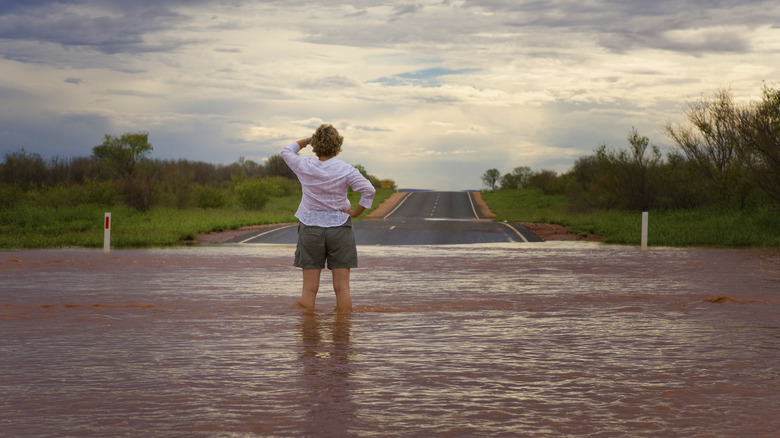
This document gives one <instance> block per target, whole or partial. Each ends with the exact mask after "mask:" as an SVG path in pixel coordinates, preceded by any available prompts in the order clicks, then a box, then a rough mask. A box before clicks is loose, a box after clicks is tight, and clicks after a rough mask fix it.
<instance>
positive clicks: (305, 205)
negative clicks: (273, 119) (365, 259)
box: [281, 124, 376, 310]
mask: <svg viewBox="0 0 780 438" xmlns="http://www.w3.org/2000/svg"><path fill="white" fill-rule="evenodd" d="M343 141H344V137H342V136H341V135H339V133H338V131H337V130H336V128H334V127H333V125H330V124H322V125H320V126H319V127H318V128H317V130H316V131H315V132H314V135H312V136H311V137H309V138H305V139H302V140H298V141H294V142H292V143H290V144H289V145H287V147H285V148H284V149H283V150H282V154H281V155H282V158H284V161H285V162H286V163H287V165H288V166H290V169H292V171H293V172H295V174H296V175H297V176H298V180H299V181H300V182H301V191H302V192H303V193H302V196H301V203H300V205H299V206H298V210H297V211H296V212H295V217H296V218H298V220H299V221H300V224H298V245H297V247H296V249H295V263H294V265H295V266H296V267H299V268H301V269H302V272H303V287H302V290H301V300H300V301H299V302H298V305H299V306H302V307H304V308H307V309H314V302H315V300H316V298H317V292H318V290H319V286H320V274H321V273H322V270H323V269H324V268H325V265H326V262H327V267H328V269H330V270H331V272H332V274H333V291H334V292H335V293H336V308H337V309H340V310H351V309H352V297H351V296H350V288H349V274H350V269H351V268H356V267H357V261H358V258H357V247H356V245H355V233H354V231H353V230H352V219H353V218H357V217H358V216H360V215H361V214H362V213H363V212H364V211H365V210H366V209H369V208H371V205H372V204H373V202H374V194H375V193H376V189H374V186H373V185H371V182H369V181H368V179H366V178H365V177H364V176H363V175H362V174H361V173H360V171H358V170H357V169H356V168H355V167H354V166H352V165H350V164H347V163H345V162H344V161H341V160H340V159H338V158H336V155H338V154H339V152H341V145H342V143H343ZM309 144H311V147H312V151H313V152H314V154H315V155H316V156H317V158H313V157H304V156H300V155H298V153H299V152H300V151H301V150H302V149H303V148H305V147H306V146H308V145H309ZM348 187H351V188H352V190H354V191H356V192H359V193H360V195H361V197H360V201H359V202H358V204H357V206H355V207H354V208H353V207H352V206H351V204H350V202H349V199H347V188H348Z"/></svg>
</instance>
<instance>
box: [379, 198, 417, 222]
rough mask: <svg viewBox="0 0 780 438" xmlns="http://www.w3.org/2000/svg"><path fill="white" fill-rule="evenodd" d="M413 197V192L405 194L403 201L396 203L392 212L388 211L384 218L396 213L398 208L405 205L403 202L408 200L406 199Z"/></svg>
mask: <svg viewBox="0 0 780 438" xmlns="http://www.w3.org/2000/svg"><path fill="white" fill-rule="evenodd" d="M411 197H412V192H409V194H408V195H406V196H404V199H401V202H399V203H398V205H396V206H395V208H394V209H393V210H392V211H391V212H390V213H387V214H386V215H385V216H384V217H383V218H382V219H387V218H388V217H390V215H391V214H393V213H395V211H396V210H398V209H399V208H400V207H401V206H402V205H403V203H404V202H406V200H407V199H409V198H411Z"/></svg>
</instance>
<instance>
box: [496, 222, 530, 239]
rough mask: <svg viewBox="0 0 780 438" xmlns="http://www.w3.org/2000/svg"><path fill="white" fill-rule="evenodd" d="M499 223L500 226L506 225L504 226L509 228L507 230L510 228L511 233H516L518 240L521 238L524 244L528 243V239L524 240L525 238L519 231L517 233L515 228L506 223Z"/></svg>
mask: <svg viewBox="0 0 780 438" xmlns="http://www.w3.org/2000/svg"><path fill="white" fill-rule="evenodd" d="M500 223H502V224H504V225H506V226H507V227H509V228H510V229H511V230H512V231H514V232H515V233H516V234H517V235H518V236H520V238H521V239H523V242H525V243H528V239H526V238H525V236H523V235H522V234H521V233H520V232H519V231H517V228H515V227H513V226H511V225H509V224H508V223H506V222H500Z"/></svg>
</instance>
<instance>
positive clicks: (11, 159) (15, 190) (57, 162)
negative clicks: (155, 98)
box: [0, 132, 381, 212]
mask: <svg viewBox="0 0 780 438" xmlns="http://www.w3.org/2000/svg"><path fill="white" fill-rule="evenodd" d="M153 149H154V148H153V147H152V145H151V143H149V133H148V132H130V133H125V134H122V135H121V136H118V137H116V136H112V135H109V134H106V135H105V136H104V138H103V142H102V143H101V144H100V145H98V146H95V147H93V148H92V154H91V155H90V156H88V157H74V158H62V157H54V158H51V159H50V160H46V159H44V158H43V157H42V156H41V155H40V154H37V153H31V152H28V151H25V150H24V149H21V150H18V151H15V152H9V153H6V154H5V159H4V161H3V162H2V163H0V209H2V208H12V207H14V206H16V205H19V204H20V203H24V202H26V201H29V200H31V199H32V200H34V199H38V200H39V201H41V203H47V204H50V205H54V206H73V205H79V204H98V205H105V206H111V205H115V204H117V203H124V204H126V205H128V206H130V207H133V208H135V209H137V210H139V211H142V212H143V211H148V210H149V209H150V208H152V207H154V206H164V207H171V208H179V209H183V208H193V207H198V208H221V207H224V206H227V205H233V204H235V205H239V206H241V207H243V208H246V209H249V210H259V209H261V208H262V207H263V206H264V205H265V203H266V202H267V201H268V200H269V199H270V198H271V197H277V196H288V195H292V194H295V193H299V192H300V183H299V182H298V179H297V177H296V176H295V173H293V172H292V170H291V169H290V168H289V167H288V166H287V163H285V161H284V159H283V158H282V156H281V155H279V154H276V155H273V156H271V157H268V158H267V159H266V160H265V161H264V162H263V163H257V162H254V161H252V160H246V159H244V158H243V157H242V158H240V159H239V160H238V161H236V162H234V163H231V164H229V165H223V164H212V163H206V162H202V161H191V160H186V159H179V160H160V159H153V158H151V157H150V155H151V153H152V151H153ZM355 167H356V168H357V169H358V170H359V171H360V172H361V173H362V174H363V175H364V176H365V177H366V178H368V179H369V181H371V183H372V184H373V185H374V186H375V187H377V188H379V187H380V186H381V181H380V180H379V179H378V178H377V177H375V176H373V175H370V174H369V173H368V172H367V171H366V169H365V168H364V167H363V166H361V165H357V166H355Z"/></svg>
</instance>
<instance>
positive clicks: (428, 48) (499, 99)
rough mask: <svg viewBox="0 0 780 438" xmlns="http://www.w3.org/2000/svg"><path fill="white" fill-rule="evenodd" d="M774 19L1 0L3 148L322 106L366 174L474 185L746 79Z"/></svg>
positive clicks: (666, 7)
mask: <svg viewBox="0 0 780 438" xmlns="http://www.w3.org/2000/svg"><path fill="white" fill-rule="evenodd" d="M778 22H780V5H778V4H776V2H773V1H758V0H745V1H740V2H733V1H727V0H707V1H705V0H691V1H686V2H679V1H674V0H658V1H646V0H589V1H586V2H583V1H578V0H560V1H554V2H543V1H538V0H524V1H517V0H479V1H474V0H459V1H440V0H413V1H406V2H403V3H397V2H396V3H387V2H384V3H383V2H375V1H370V0H349V1H346V0H337V1H332V2H319V3H315V2H311V1H307V0H264V1H262V2H235V1H221V0H193V1H189V0H134V1H124V0H57V1H55V0H11V1H4V2H2V3H0V69H2V71H3V77H2V78H0V99H2V101H3V104H4V105H3V107H2V108H0V132H3V133H4V134H5V135H4V136H0V153H1V152H5V151H8V150H15V149H16V148H18V147H20V146H22V147H25V148H26V149H27V150H29V151H31V152H39V153H42V154H44V155H68V156H72V155H83V154H88V153H89V152H90V150H91V147H92V146H94V144H96V143H98V142H99V141H100V139H101V138H102V136H103V134H106V133H108V134H113V135H118V134H122V133H124V132H136V131H141V130H143V131H148V132H149V133H150V141H151V142H152V143H153V145H154V148H155V150H154V156H155V157H157V158H174V159H175V158H189V159H196V160H204V161H212V162H220V163H227V162H232V161H235V160H236V159H238V157H241V156H244V157H246V158H247V159H252V160H254V161H257V162H260V161H262V160H263V158H266V157H268V156H270V155H272V154H276V153H278V152H279V151H280V150H281V148H282V147H284V145H285V144H286V142H287V141H289V140H293V139H296V138H302V137H303V136H306V135H309V134H310V133H311V132H312V131H313V129H314V128H316V126H317V125H318V124H319V123H322V122H327V123H333V124H334V125H336V126H337V127H338V128H339V129H340V131H341V132H342V134H343V135H344V136H345V150H344V153H343V158H344V159H345V160H347V161H350V162H352V163H360V164H363V165H365V166H366V168H367V169H368V170H369V171H370V172H371V173H372V174H375V175H377V176H380V177H387V178H393V179H397V180H399V181H400V182H401V185H402V186H407V187H409V186H415V187H426V186H427V187H428V188H439V189H462V188H476V187H479V186H480V185H481V182H480V179H479V177H480V175H481V174H482V173H483V172H484V170H485V169H488V168H498V169H499V170H501V171H502V172H505V171H510V170H511V169H513V168H514V167H517V166H531V167H532V168H540V167H542V166H544V167H545V168H549V167H552V168H553V169H554V170H557V171H564V170H566V168H567V167H569V166H570V165H571V164H573V162H574V160H576V159H577V158H578V157H579V156H582V155H586V154H589V153H591V152H592V151H593V149H594V148H595V147H596V146H597V145H598V144H601V143H607V144H609V145H612V146H616V147H619V146H621V145H623V144H625V137H626V133H627V132H628V130H629V129H630V128H631V126H636V127H637V129H638V130H639V131H640V133H642V134H643V135H649V136H650V137H651V140H652V141H653V142H657V143H663V135H664V134H663V126H664V125H665V123H667V122H669V121H671V120H674V119H675V118H676V117H680V115H681V114H682V113H683V111H684V110H685V102H686V99H688V98H689V97H691V96H693V97H695V96H698V95H699V94H701V93H705V94H706V93H707V92H709V91H710V90H712V89H714V88H716V87H719V86H730V87H731V89H732V90H733V92H734V93H735V95H736V96H750V95H751V94H752V95H753V96H755V95H756V94H757V93H759V91H760V87H761V85H762V80H773V79H774V78H777V77H780V71H779V67H778V66H780V32H778V30H777V29H778V25H777V23H778ZM76 85H77V86H76ZM567 163H568V164H567Z"/></svg>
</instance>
